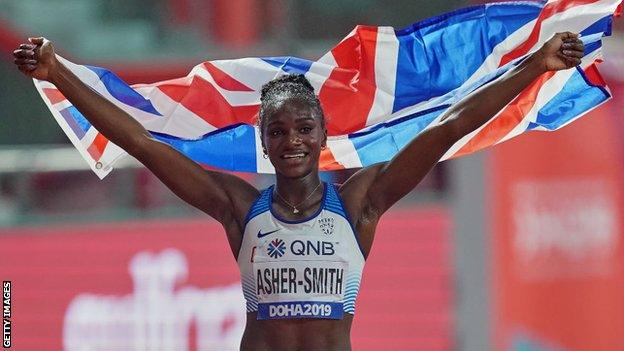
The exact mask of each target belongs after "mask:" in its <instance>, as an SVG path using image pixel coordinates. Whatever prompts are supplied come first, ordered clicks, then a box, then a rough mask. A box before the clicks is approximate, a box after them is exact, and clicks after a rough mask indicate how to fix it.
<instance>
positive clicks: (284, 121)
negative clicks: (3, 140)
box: [14, 32, 584, 350]
mask: <svg viewBox="0 0 624 351" xmlns="http://www.w3.org/2000/svg"><path fill="white" fill-rule="evenodd" d="M29 41H30V43H29V44H22V45H20V46H19V48H18V49H17V50H15V51H14V56H15V64H16V65H17V66H18V68H19V69H20V71H22V72H23V73H24V74H25V75H27V76H30V77H33V78H37V79H41V80H47V81H49V82H51V83H53V84H54V85H56V87H57V88H58V89H59V90H60V91H61V92H62V93H63V95H65V97H67V98H68V99H69V100H70V101H71V102H72V103H73V104H74V106H76V107H77V108H78V109H79V110H80V112H82V114H83V115H84V116H86V117H87V119H88V120H89V121H90V122H91V124H93V125H94V126H95V127H96V128H97V129H98V130H99V131H100V132H101V133H102V134H104V135H105V136H106V137H107V138H108V139H109V140H111V141H112V142H114V143H115V144H117V145H119V146H120V147H122V148H123V149H124V150H126V151H127V152H128V153H129V154H131V155H133V156H134V157H135V158H136V159H138V160H139V161H140V162H141V163H143V164H144V165H145V166H146V167H147V168H149V169H150V170H151V171H152V172H153V173H154V174H155V175H156V176H157V177H158V178H159V179H160V180H162V181H163V182H164V183H165V184H166V185H167V186H168V187H169V188H170V189H171V190H172V191H173V192H174V193H176V194H177V195H178V196H179V197H180V198H182V199H183V200H184V201H186V202H188V203H190V204H191V205H193V206H195V207H197V208H199V209H200V210H202V211H204V212H205V213H207V214H208V215H210V216H211V217H213V218H214V219H216V220H217V221H219V222H220V223H221V224H222V225H223V227H224V229H225V232H226V235H227V238H228V242H229V245H230V248H231V250H232V253H233V254H234V257H235V258H236V259H237V262H238V265H239V268H240V270H241V279H242V281H243V290H244V294H245V298H246V300H247V312H248V313H247V324H246V328H245V332H244V335H243V339H242V342H241V349H242V350H348V349H350V339H349V333H350V328H351V323H352V321H353V313H354V305H355V298H356V296H357V291H358V289H359V283H360V278H361V273H362V268H363V265H364V261H365V258H366V256H367V255H368V253H369V251H370V248H371V246H372V243H373V239H374V235H375V227H376V225H377V222H378V221H379V219H380V217H381V215H382V214H383V213H384V212H385V211H387V210H388V209H389V208H390V207H391V206H392V205H393V204H394V203H396V202H397V201H398V200H399V199H401V198H402V197H403V196H404V195H406V194H407V193H408V192H410V191H411V190H412V189H413V188H414V187H415V186H416V185H417V184H418V183H419V182H420V181H421V179H422V178H423V177H424V176H425V174H426V173H427V172H428V171H429V170H430V169H431V168H432V167H433V166H434V165H435V164H436V163H437V162H438V160H439V159H440V157H442V155H443V154H444V153H445V152H446V151H447V150H448V149H449V148H450V147H451V146H452V145H453V144H454V143H455V142H457V141H458V140H459V139H460V138H462V137H463V136H464V135H466V134H468V133H470V132H471V131H473V130H475V129H476V128H478V127H479V126H480V125H482V124H483V123H485V122H486V121H488V120H489V119H490V118H491V117H492V116H493V115H494V114H495V113H496V112H498V111H499V110H500V109H501V108H502V107H503V106H505V105H506V104H507V103H508V102H510V101H511V100H512V99H513V98H514V97H515V96H516V95H517V94H518V93H519V92H520V91H521V90H522V89H523V88H525V87H526V86H527V85H529V84H530V83H531V82H532V81H533V80H535V79H536V78H537V77H538V76H540V75H541V74H543V73H545V72H547V71H553V70H562V69H568V68H571V67H574V66H575V65H577V64H579V63H580V59H581V57H582V56H583V49H584V48H583V44H582V43H581V41H580V40H579V39H578V36H577V35H576V34H572V33H569V32H568V33H559V34H556V35H555V36H554V37H553V38H552V39H550V40H549V41H548V42H547V43H545V44H544V46H543V47H542V48H540V49H539V50H538V51H536V52H534V53H533V54H531V55H529V56H528V57H527V58H526V59H525V60H524V61H522V63H520V64H519V65H518V66H516V67H515V68H513V69H511V70H510V71H509V72H507V73H506V74H505V75H503V76H502V77H501V78H499V79H497V80H496V81H493V82H491V83H489V84H487V85H486V86H484V87H482V88H480V89H479V90H477V91H476V92H475V93H474V94H472V95H471V96H469V97H467V98H466V99H464V100H462V101H461V102H459V103H458V104H456V105H455V106H453V107H452V108H450V109H448V111H447V112H446V113H445V115H444V116H443V118H442V122H441V123H439V124H438V125H436V126H434V127H430V128H429V129H427V130H425V131H424V132H422V133H421V134H420V135H419V136H418V137H417V138H415V139H414V140H412V141H411V142H410V143H409V144H408V145H407V146H406V147H405V148H403V149H402V150H401V151H400V152H399V153H398V154H397V155H396V156H395V157H394V158H393V159H392V160H391V161H389V162H384V163H379V164H376V165H373V166H370V167H367V168H364V169H362V170H360V171H359V172H357V173H356V174H354V175H353V176H352V177H351V178H349V179H348V180H347V181H346V182H345V183H344V184H342V185H341V186H338V187H336V186H334V185H332V184H325V183H322V182H321V181H320V178H319V172H318V165H319V155H320V152H321V149H323V148H324V147H325V144H326V141H327V131H326V129H325V120H324V116H323V110H322V108H321V105H320V103H319V100H318V98H317V97H316V96H315V94H314V89H313V88H312V86H311V85H310V83H309V82H308V81H307V80H306V79H305V78H304V77H303V76H295V75H290V76H283V77H280V78H277V79H275V80H273V81H271V82H269V83H267V84H266V85H265V86H264V87H263V89H262V96H261V107H260V114H259V124H260V130H261V141H262V145H263V148H264V152H265V155H266V157H268V158H269V159H270V161H271V163H272V164H273V166H274V167H275V170H276V184H275V185H274V186H272V187H270V188H268V189H265V190H263V191H259V190H257V189H255V188H254V187H253V186H251V185H250V184H248V183H247V182H245V181H244V180H242V179H239V178H237V177H236V176H233V175H230V174H226V173H221V172H218V171H209V170H204V169H203V168H202V167H200V166H199V165H197V164H196V163H195V162H193V161H191V160H189V159H188V158H186V157H185V156H183V155H182V154H181V153H179V152H178V151H176V150H175V149H173V148H171V147H170V146H168V145H167V144H164V143H161V142H159V141H157V140H156V139H154V138H153V137H152V136H151V135H150V133H149V132H148V131H147V130H145V129H144V128H143V127H142V126H141V125H140V124H139V123H138V122H136V121H135V120H134V119H132V118H131V117H130V116H129V115H127V114H126V113H125V112H123V111H122V110H121V109H119V108H118V107H116V106H115V105H113V104H112V103H110V102H109V101H107V100H106V99H104V98H103V97H101V96H100V95H98V94H97V93H96V92H94V91H93V90H91V89H90V88H89V87H87V86H85V85H84V84H83V83H82V82H81V81H80V80H79V79H78V78H77V77H76V76H74V75H73V74H72V73H71V72H69V70H68V69H67V68H66V67H64V66H63V65H62V64H61V63H60V62H59V61H58V60H57V58H56V56H55V54H54V49H53V46H52V44H51V43H50V42H49V41H47V40H45V39H43V38H31V39H29Z"/></svg>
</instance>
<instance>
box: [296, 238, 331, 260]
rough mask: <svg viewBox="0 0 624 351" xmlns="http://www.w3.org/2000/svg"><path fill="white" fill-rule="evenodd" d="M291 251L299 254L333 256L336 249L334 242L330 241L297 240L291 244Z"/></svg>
mask: <svg viewBox="0 0 624 351" xmlns="http://www.w3.org/2000/svg"><path fill="white" fill-rule="evenodd" d="M290 252H292V253H293V255H297V256H310V255H316V256H331V255H333V254H335V253H336V250H335V249H334V243H332V242H329V241H311V240H306V241H303V240H295V241H293V242H292V244H290Z"/></svg>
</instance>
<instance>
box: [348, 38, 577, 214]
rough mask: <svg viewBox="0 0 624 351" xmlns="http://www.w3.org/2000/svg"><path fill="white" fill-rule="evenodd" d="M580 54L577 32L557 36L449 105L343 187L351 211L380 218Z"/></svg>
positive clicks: (569, 65) (570, 64) (573, 62)
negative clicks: (544, 77) (461, 144)
mask: <svg viewBox="0 0 624 351" xmlns="http://www.w3.org/2000/svg"><path fill="white" fill-rule="evenodd" d="M582 57H583V44H582V42H581V41H580V40H579V39H578V35H576V34H573V33H569V32H567V33H558V34H556V35H555V36H554V37H553V38H552V39H550V40H549V41H548V42H546V43H545V44H544V46H542V48H541V49H539V50H538V51H536V52H535V53H533V54H531V55H530V56H529V57H528V58H527V59H525V60H524V61H523V62H522V63H520V64H519V65H518V66H516V67H514V68H513V69H511V70H510V71H508V72H507V73H505V74H504V75H503V76H501V77H500V78H499V79H497V80H495V81H493V82H490V83H489V84H487V85H485V86H483V87H481V88H480V89H478V90H477V91H475V92H474V93H473V94H471V95H470V96H468V97H467V98H465V99H463V100H462V101H460V102H459V103H457V104H456V105H454V106H452V107H451V108H449V109H448V110H447V111H446V112H445V114H444V115H443V117H442V119H441V122H440V123H439V124H437V125H435V126H432V127H430V128H428V129H426V130H424V131H423V132H422V133H421V134H420V135H418V137H416V138H415V139H414V140H412V141H411V142H410V143H409V144H408V145H406V146H405V148H403V149H402V150H401V151H400V152H399V153H398V154H397V155H396V156H395V157H394V158H393V159H392V160H390V161H389V162H386V163H381V164H377V165H374V166H371V167H368V168H365V169H363V170H361V171H360V172H358V173H356V174H355V175H354V176H353V177H352V178H351V179H349V180H348V181H347V182H346V183H345V184H344V185H343V188H342V189H341V194H342V195H343V197H347V198H348V199H345V200H346V202H347V203H349V204H353V205H352V208H351V209H350V210H349V212H350V213H352V214H355V215H354V217H356V218H357V219H355V218H354V220H355V221H357V220H358V219H359V220H362V221H363V222H376V220H377V218H378V217H379V216H380V215H381V214H382V213H383V212H385V211H386V210H387V209H388V208H390V206H392V205H393V204H394V203H395V202H397V201H398V200H399V199H401V198H402V197H403V196H405V195H406V194H407V193H408V192H410V191H411V190H412V189H413V188H414V187H415V186H416V185H417V184H418V183H419V182H420V181H421V180H422V179H423V177H424V176H425V175H426V174H427V173H428V172H429V170H430V169H431V168H432V167H433V166H434V165H435V164H436V163H437V162H438V161H439V160H440V158H441V157H442V156H443V155H444V153H446V151H448V150H449V148H450V147H451V146H452V145H453V144H455V143H456V142H457V141H459V140H460V139H461V138H462V137H463V136H465V135H467V134H469V133H470V132H472V131H474V130H475V129H477V128H478V127H479V126H481V125H483V124H484V123H486V122H487V121H489V120H490V119H491V118H492V117H493V116H494V115H495V114H496V113H497V112H498V111H500V110H501V109H502V108H503V107H504V106H505V105H507V104H508V103H509V102H510V101H511V100H512V99H513V98H514V97H516V96H517V95H518V94H519V93H520V92H521V91H522V90H523V89H524V88H525V87H527V86H528V85H529V84H530V83H531V82H533V81H534V80H535V79H536V78H537V77H539V76H540V75H541V74H543V73H545V72H547V71H555V70H562V69H567V68H571V67H574V66H575V65H578V64H579V63H580V61H581V58H582ZM358 214H359V216H358Z"/></svg>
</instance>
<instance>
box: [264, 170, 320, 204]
mask: <svg viewBox="0 0 624 351" xmlns="http://www.w3.org/2000/svg"><path fill="white" fill-rule="evenodd" d="M320 183H321V179H320V178H319V174H318V172H311V173H310V174H308V175H305V176H303V177H301V178H287V177H283V176H280V175H279V174H278V175H276V184H275V191H277V192H278V194H279V195H280V196H281V197H283V198H284V199H285V200H286V201H288V202H289V203H291V204H299V203H301V202H302V201H304V200H305V199H306V198H308V197H309V199H316V198H317V197H318V194H311V193H313V192H315V193H322V192H321V191H320V190H322V186H319V184H320Z"/></svg>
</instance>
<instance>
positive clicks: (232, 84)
mask: <svg viewBox="0 0 624 351" xmlns="http://www.w3.org/2000/svg"><path fill="white" fill-rule="evenodd" d="M202 66H203V67H204V68H205V69H206V71H208V73H210V75H211V76H212V79H214V80H215V83H217V85H219V86H220V87H221V88H223V89H225V90H230V91H253V89H251V88H250V87H248V86H246V85H245V84H243V83H241V82H239V81H238V80H236V79H234V78H232V77H231V76H230V75H229V74H227V73H225V72H223V71H222V70H220V69H219V68H217V66H215V65H213V64H212V63H210V62H204V63H203V65H202Z"/></svg>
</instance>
